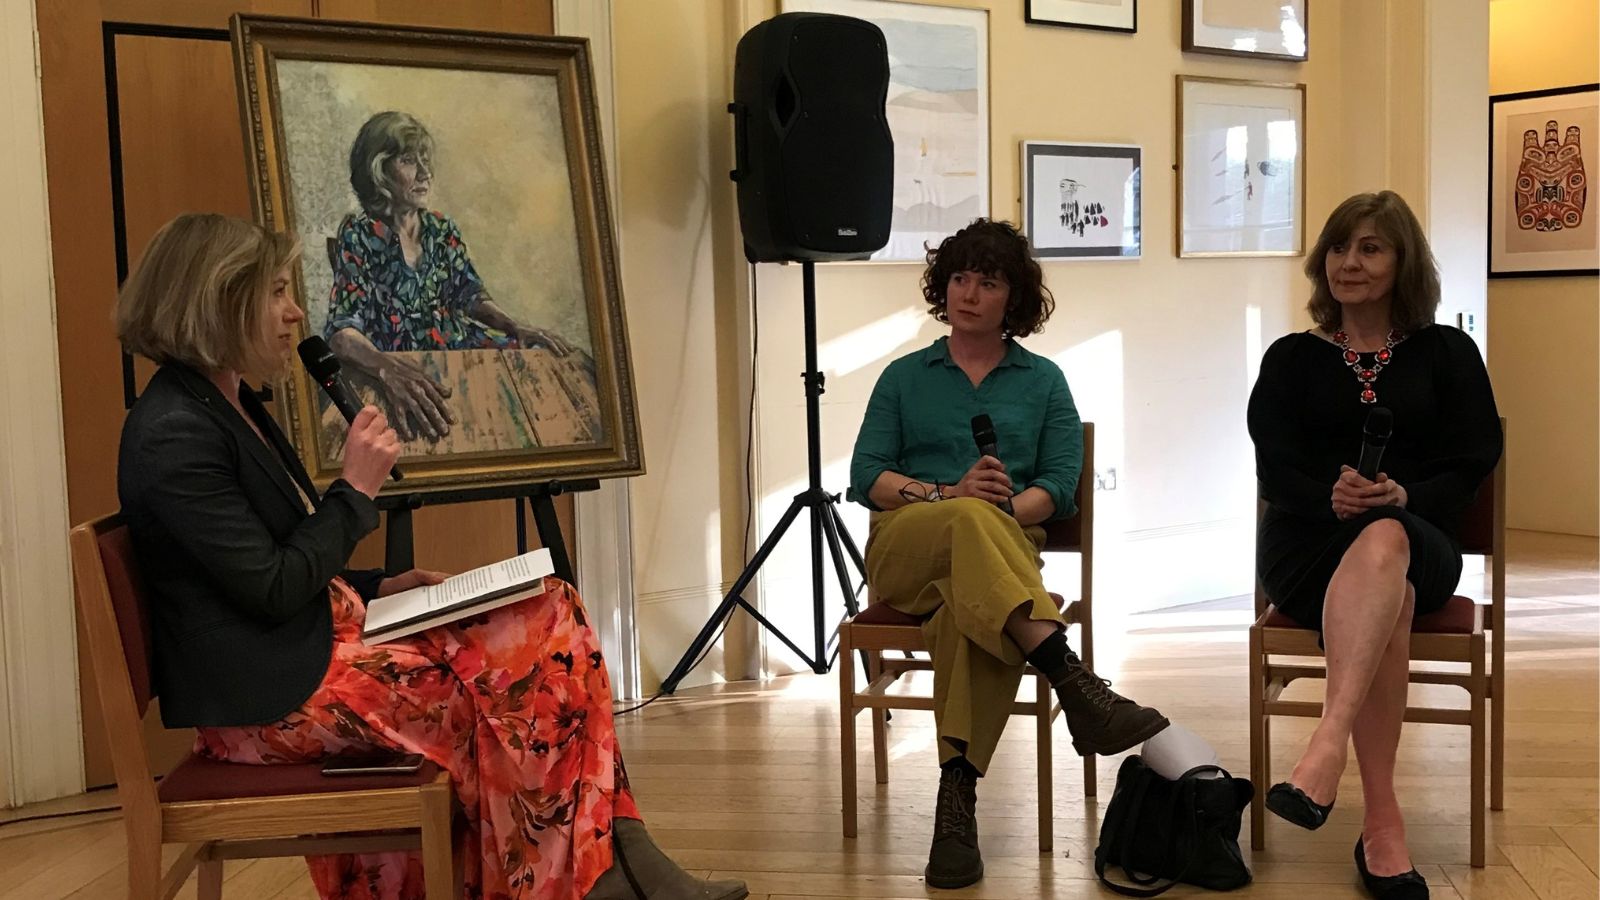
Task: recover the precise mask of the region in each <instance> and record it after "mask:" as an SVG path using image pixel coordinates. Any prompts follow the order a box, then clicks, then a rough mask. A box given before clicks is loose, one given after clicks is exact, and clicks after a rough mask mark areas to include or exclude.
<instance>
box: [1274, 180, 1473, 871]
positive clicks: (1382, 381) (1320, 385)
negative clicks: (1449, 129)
mask: <svg viewBox="0 0 1600 900" xmlns="http://www.w3.org/2000/svg"><path fill="white" fill-rule="evenodd" d="M1306 275H1307V277H1308V278H1310V279H1311V281H1312V284H1313V285H1314V290H1313V293H1312V298H1311V302H1310V304H1309V307H1308V309H1309V311H1310V313H1311V317H1312V319H1313V320H1315V322H1316V323H1317V327H1316V328H1313V329H1311V330H1310V331H1306V332H1302V333H1299V334H1291V335H1287V336H1285V337H1283V338H1280V339H1279V340H1277V341H1276V342H1275V343H1273V345H1272V346H1271V347H1270V348H1269V349H1268V350H1267V352H1266V355H1265V357H1263V359H1262V361H1261V373H1260V377H1259V378H1258V380H1257V381H1256V386H1255V390H1254V391H1253V392H1252V393H1251V396H1250V413H1249V418H1250V436H1251V438H1252V439H1253V440H1254V441H1255V447H1256V470H1257V476H1258V477H1259V479H1260V483H1261V491H1262V495H1263V497H1264V498H1265V499H1266V501H1267V509H1266V513H1265V515H1264V516H1263V518H1262V520H1261V527H1260V533H1259V537H1258V540H1257V554H1256V555H1257V559H1256V572H1257V574H1258V575H1259V576H1260V578H1261V583H1262V585H1263V586H1264V587H1265V589H1266V592H1267V596H1268V597H1269V598H1270V599H1271V600H1272V602H1273V603H1274V604H1276V605H1277V607H1278V609H1279V611H1281V612H1282V613H1284V614H1285V615H1287V616H1289V617H1291V618H1293V619H1294V620H1295V621H1297V622H1299V623H1300V624H1302V625H1304V626H1305V627H1307V628H1315V629H1318V630H1319V631H1320V632H1321V634H1322V640H1323V645H1324V647H1325V649H1326V653H1327V664H1328V683H1327V697H1326V701H1325V703H1324V706H1323V713H1322V719H1321V721H1320V723H1319V724H1318V726H1317V729H1316V731H1315V732H1314V733H1313V734H1312V736H1311V739H1310V741H1309V743H1308V745H1307V747H1306V750H1305V752H1304V753H1303V754H1302V756H1301V757H1300V761H1299V762H1298V763H1297V764H1296V765H1295V768H1294V772H1293V774H1292V775H1291V776H1290V780H1289V781H1288V782H1286V783H1282V784H1277V785H1274V786H1273V787H1272V789H1271V791H1269V793H1268V796H1267V806H1268V808H1270V809H1271V810H1272V811H1273V812H1275V813H1277V814H1278V815H1280V816H1282V817H1284V818H1286V819H1288V820H1290V821H1291V822H1294V823H1295V824H1297V825H1300V826H1301V827H1304V828H1312V829H1314V828H1317V827H1319V826H1321V825H1322V823H1323V821H1325V820H1326V818H1327V815H1328V812H1329V810H1330V809H1331V808H1332V806H1333V803H1334V794H1335V792H1336V791H1337V789H1338V785H1339V778H1340V775H1341V774H1342V773H1343V772H1344V768H1345V763H1346V759H1347V756H1346V754H1347V749H1348V745H1349V743H1350V741H1351V740H1354V742H1355V748H1356V756H1357V757H1358V758H1359V760H1360V763H1361V783H1362V793H1363V797H1364V799H1365V801H1366V814H1365V821H1364V822H1363V834H1362V839H1361V840H1360V841H1358V842H1357V844H1356V865H1357V867H1358V868H1359V869H1360V870H1361V874H1362V878H1363V881H1364V882H1365V883H1366V885H1367V887H1368V889H1369V890H1370V891H1371V892H1372V893H1373V894H1374V895H1375V896H1379V897H1384V898H1389V897H1395V898H1407V897H1426V896H1427V885H1426V883H1425V882H1424V881H1423V879H1422V877H1421V876H1420V875H1419V874H1417V872H1416V870H1415V869H1413V868H1412V866H1411V862H1410V856H1409V853H1408V852H1407V850H1406V842H1405V823H1404V821H1403V819H1402V817H1401V814H1400V806H1399V802H1398V800H1397V799H1396V797H1395V793H1394V764H1395V753H1396V750H1397V747H1398V745H1399V741H1400V725H1401V720H1402V718H1403V717H1404V714H1405V703H1406V683H1407V673H1408V668H1409V648H1410V632H1411V623H1412V620H1413V618H1414V617H1415V616H1420V615H1426V614H1428V613H1430V612H1434V611H1436V610H1438V609H1439V608H1440V607H1442V606H1443V605H1444V604H1445V603H1446V601H1448V600H1449V599H1450V597H1451V595H1452V594H1453V593H1454V592H1455V588H1456V583H1457V581H1458V580H1459V578H1460V576H1461V548H1460V544H1459V542H1458V541H1457V539H1456V530H1457V528H1458V526H1459V522H1460V518H1461V515H1462V513H1463V512H1464V511H1465V510H1466V508H1467V507H1468V506H1469V505H1470V504H1471V502H1472V499H1473V496H1474V494H1475V493H1476V491H1477V489H1478V486H1479V484H1480V483H1481V482H1482V481H1483V479H1484V478H1485V477H1486V476H1487V475H1488V474H1489V473H1490V471H1492V470H1493V469H1494V466H1495V463H1496V461H1497V460H1499V458H1500V450H1501V434H1500V419H1499V414H1498V413H1497V412H1496V410H1495V404H1494V394H1493V393H1492V391H1491V390H1490V387H1489V376H1488V373H1487V371H1486V370H1485V369H1484V365H1483V360H1482V358H1481V357H1480V356H1479V355H1478V349H1477V346H1476V345H1475V344H1474V343H1473V342H1472V339H1471V338H1469V337H1467V336H1466V335H1465V334H1463V333H1462V332H1460V331H1458V330H1456V329H1454V328H1450V327H1447V326H1443V325H1435V324H1434V323H1433V316H1434V310H1435V309H1437V308H1438V305H1439V274H1438V270H1437V268H1436V266H1435V263H1434V259H1433V253H1432V252H1431V251H1430V250H1429V249H1428V242H1427V238H1426V237H1425V236H1424V234H1423V232H1422V228H1421V226H1420V225H1419V224H1418V223H1417V219H1416V217H1415V216H1414V215H1412V213H1411V210H1410V208H1408V207H1407V206H1406V203H1405V201H1404V200H1402V199H1401V198H1400V197H1399V195H1397V194H1395V193H1393V192H1392V191H1384V192H1382V193H1378V194H1358V195H1356V196H1354V197H1351V198H1350V199H1349V200H1346V201H1345V202H1344V203H1342V204H1340V206H1339V208H1338V209H1336V210H1334V212H1333V214H1332V215H1331V216H1329V218H1328V222H1327V224H1326V225H1325V226H1323V229H1322V236H1321V237H1320V238H1319V239H1318V241H1317V245H1316V247H1315V248H1314V249H1313V250H1312V251H1311V253H1310V254H1309V255H1308V256H1307V257H1306ZM1379 407H1384V408H1387V409H1388V410H1390V411H1392V413H1393V422H1394V426H1393V427H1394V432H1393V437H1392V438H1391V439H1390V441H1389V444H1388V447H1387V449H1386V450H1385V452H1384V455H1383V458H1382V471H1381V472H1380V473H1378V475H1377V477H1376V479H1375V480H1372V481H1369V480H1367V479H1365V478H1363V477H1361V476H1360V475H1359V474H1357V473H1356V472H1355V471H1354V470H1353V469H1352V468H1351V466H1352V465H1353V464H1354V463H1355V462H1356V461H1357V459H1358V458H1359V456H1360V451H1361V444H1362V428H1363V424H1364V423H1365V421H1366V419H1367V416H1368V414H1369V413H1371V412H1372V410H1374V409H1376V408H1379Z"/></svg>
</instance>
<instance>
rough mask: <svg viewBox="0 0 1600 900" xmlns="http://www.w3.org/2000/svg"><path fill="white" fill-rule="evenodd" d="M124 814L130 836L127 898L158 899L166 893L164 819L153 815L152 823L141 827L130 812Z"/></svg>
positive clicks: (135, 899) (132, 899) (133, 899)
mask: <svg viewBox="0 0 1600 900" xmlns="http://www.w3.org/2000/svg"><path fill="white" fill-rule="evenodd" d="M123 817H124V822H123V824H124V826H125V828H126V831H127V838H128V900H158V898H161V894H162V893H163V886H162V881H163V879H162V875H163V872H162V870H161V837H160V835H161V830H160V829H161V820H160V818H159V817H152V818H151V820H150V824H148V825H147V826H145V827H140V823H137V822H135V821H133V817H132V816H130V815H129V814H128V813H126V812H125V813H124V814H123ZM138 818H140V819H143V818H144V817H142V816H140V817H138ZM171 887H173V888H176V887H177V886H176V885H172V886H171Z"/></svg>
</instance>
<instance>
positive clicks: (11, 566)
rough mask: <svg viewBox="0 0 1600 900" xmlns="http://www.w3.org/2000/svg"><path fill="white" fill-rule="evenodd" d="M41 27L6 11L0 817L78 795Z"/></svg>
mask: <svg viewBox="0 0 1600 900" xmlns="http://www.w3.org/2000/svg"><path fill="white" fill-rule="evenodd" d="M37 48H38V42H37V24H36V21H35V18H34V5H33V3H32V2H31V0H0V241H3V242H4V245H5V246H6V247H7V252H6V254H4V256H3V257H0V304H3V305H4V307H5V309H6V312H7V319H8V323H9V330H10V333H11V336H12V338H13V341H12V343H11V345H10V350H9V351H8V352H7V353H5V354H0V805H18V804H22V803H28V802H34V801H38V800H47V799H50V798H53V797H60V796H64V795H67V794H73V793H77V792H79V791H82V790H83V758H82V723H81V719H80V710H79V705H78V661H77V647H76V644H77V624H76V623H77V620H76V615H75V612H74V605H73V590H72V573H71V563H70V553H69V550H68V547H67V528H68V520H67V474H66V456H65V439H64V436H63V431H62V419H61V399H60V398H61V383H60V369H59V367H58V362H57V351H56V347H57V345H56V317H55V293H54V279H53V276H52V269H51V258H50V211H49V205H48V192H47V188H46V182H45V155H44V114H43V106H42V99H41V96H40V78H39V64H38V53H37Z"/></svg>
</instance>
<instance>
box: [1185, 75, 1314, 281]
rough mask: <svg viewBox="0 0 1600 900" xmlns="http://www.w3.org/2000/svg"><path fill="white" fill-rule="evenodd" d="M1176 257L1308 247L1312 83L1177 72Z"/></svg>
mask: <svg viewBox="0 0 1600 900" xmlns="http://www.w3.org/2000/svg"><path fill="white" fill-rule="evenodd" d="M1177 107H1178V125H1177V136H1178V151H1177V157H1178V216H1177V220H1178V241H1177V243H1178V255H1179V256H1299V255H1300V254H1302V253H1304V252H1305V243H1304V238H1305V197H1306V192H1305V121H1306V86H1305V85H1304V84H1275V83H1270V82H1264V81H1237V80H1234V79H1228V78H1200V77H1196V76H1193V75H1179V76H1178V102H1177Z"/></svg>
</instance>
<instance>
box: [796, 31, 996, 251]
mask: <svg viewBox="0 0 1600 900" xmlns="http://www.w3.org/2000/svg"><path fill="white" fill-rule="evenodd" d="M783 11H784V12H821V13H833V14H835V15H841V16H853V17H855V18H857V19H865V20H867V21H869V22H871V23H872V24H874V25H876V26H878V28H880V29H882V31H883V36H884V38H885V40H886V41H887V43H888V45H889V97H888V101H887V104H886V113H887V115H888V119H889V131H890V132H891V133H892V134H893V135H894V212H893V217H892V219H891V221H890V227H889V243H888V244H887V245H885V246H884V248H883V249H881V250H879V251H878V252H877V253H874V254H873V255H872V259H873V260H875V261H881V262H917V263H920V262H922V261H923V259H924V258H925V255H926V251H925V250H924V244H932V245H937V244H938V243H939V241H940V240H942V239H944V238H945V237H947V236H949V235H951V234H954V233H955V232H956V231H958V230H959V229H961V228H962V227H963V226H965V225H966V224H967V223H969V222H971V221H972V220H973V219H975V218H977V217H979V216H987V215H988V214H989V13H988V11H987V10H982V9H961V8H958V7H952V6H933V5H929V4H923V3H894V2H887V0H783Z"/></svg>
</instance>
